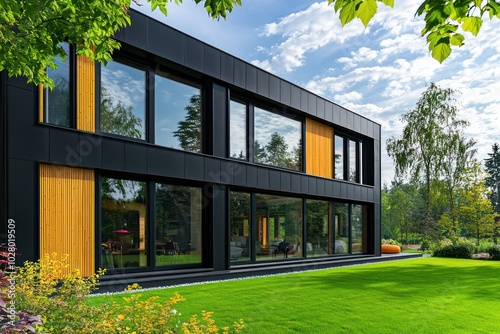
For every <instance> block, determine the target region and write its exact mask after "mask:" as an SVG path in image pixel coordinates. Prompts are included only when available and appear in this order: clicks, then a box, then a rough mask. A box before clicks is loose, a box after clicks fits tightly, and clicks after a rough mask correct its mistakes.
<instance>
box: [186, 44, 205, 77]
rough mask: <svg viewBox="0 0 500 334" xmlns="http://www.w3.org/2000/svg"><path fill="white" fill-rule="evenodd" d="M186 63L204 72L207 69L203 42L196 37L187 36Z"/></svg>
mask: <svg viewBox="0 0 500 334" xmlns="http://www.w3.org/2000/svg"><path fill="white" fill-rule="evenodd" d="M185 60H186V61H185V63H184V64H185V65H186V66H187V67H189V68H192V69H194V70H196V71H199V72H203V71H204V69H205V48H204V47H203V44H202V43H200V42H199V41H197V40H196V39H194V38H191V37H189V36H187V37H186V57H185Z"/></svg>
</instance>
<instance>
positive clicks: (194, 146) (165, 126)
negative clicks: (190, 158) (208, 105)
mask: <svg viewBox="0 0 500 334" xmlns="http://www.w3.org/2000/svg"><path fill="white" fill-rule="evenodd" d="M201 109H202V107H201V91H200V88H199V87H195V86H193V85H189V84H186V83H182V82H179V81H177V80H173V79H170V78H166V77H164V76H160V75H156V76H155V144H158V145H163V146H167V147H172V148H176V149H182V150H185V151H190V152H197V153H200V152H201V150H202V146H201Z"/></svg>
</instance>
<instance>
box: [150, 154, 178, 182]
mask: <svg viewBox="0 0 500 334" xmlns="http://www.w3.org/2000/svg"><path fill="white" fill-rule="evenodd" d="M184 156H185V153H184V152H180V151H175V150H169V149H164V148H156V147H148V173H149V174H153V175H160V176H166V177H177V178H184Z"/></svg>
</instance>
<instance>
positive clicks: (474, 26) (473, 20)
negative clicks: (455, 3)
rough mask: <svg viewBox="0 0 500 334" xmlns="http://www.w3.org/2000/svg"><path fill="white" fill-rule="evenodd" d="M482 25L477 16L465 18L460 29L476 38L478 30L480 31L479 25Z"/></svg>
mask: <svg viewBox="0 0 500 334" xmlns="http://www.w3.org/2000/svg"><path fill="white" fill-rule="evenodd" d="M482 24H483V20H482V19H481V18H480V17H477V16H471V17H465V18H464V19H463V23H462V29H463V30H464V31H468V32H470V33H472V34H473V35H474V36H477V33H478V32H479V29H481V25H482Z"/></svg>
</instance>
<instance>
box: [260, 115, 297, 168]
mask: <svg viewBox="0 0 500 334" xmlns="http://www.w3.org/2000/svg"><path fill="white" fill-rule="evenodd" d="M254 122H255V125H254V137H255V142H254V162H257V163H264V164H268V165H272V166H277V167H283V168H289V169H296V170H301V169H302V123H301V122H299V121H296V120H293V119H291V118H288V117H284V116H281V115H278V114H275V113H272V112H269V111H267V110H264V109H260V108H257V107H255V108H254Z"/></svg>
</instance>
